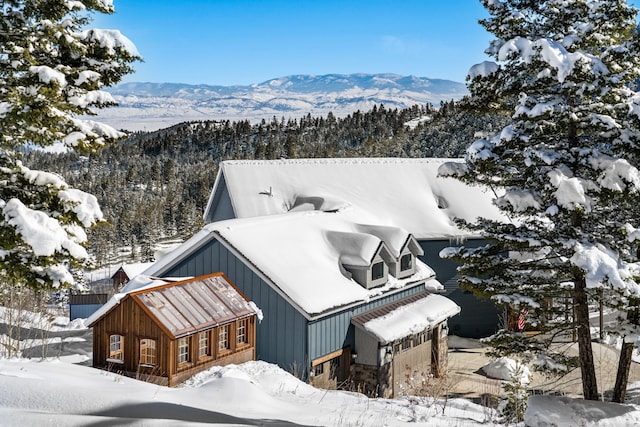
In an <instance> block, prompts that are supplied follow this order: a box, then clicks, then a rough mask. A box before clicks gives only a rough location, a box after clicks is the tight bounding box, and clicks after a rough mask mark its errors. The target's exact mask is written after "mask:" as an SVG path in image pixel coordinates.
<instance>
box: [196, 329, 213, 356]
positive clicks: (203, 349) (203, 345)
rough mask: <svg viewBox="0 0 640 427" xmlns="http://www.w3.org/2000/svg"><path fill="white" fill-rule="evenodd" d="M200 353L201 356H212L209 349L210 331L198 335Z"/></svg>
mask: <svg viewBox="0 0 640 427" xmlns="http://www.w3.org/2000/svg"><path fill="white" fill-rule="evenodd" d="M198 343H199V344H198V348H199V350H198V354H199V355H200V356H210V355H211V352H210V351H209V331H203V332H200V334H199V335H198Z"/></svg>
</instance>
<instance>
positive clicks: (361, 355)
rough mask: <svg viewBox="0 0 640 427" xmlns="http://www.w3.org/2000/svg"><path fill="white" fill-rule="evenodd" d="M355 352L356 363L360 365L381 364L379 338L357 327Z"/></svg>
mask: <svg viewBox="0 0 640 427" xmlns="http://www.w3.org/2000/svg"><path fill="white" fill-rule="evenodd" d="M355 343H356V346H355V347H354V353H355V354H356V360H355V363H356V364H358V365H371V366H379V365H380V360H379V354H380V352H379V351H378V340H377V339H376V338H375V337H374V336H373V335H371V334H368V333H366V332H364V331H362V330H361V329H360V328H355Z"/></svg>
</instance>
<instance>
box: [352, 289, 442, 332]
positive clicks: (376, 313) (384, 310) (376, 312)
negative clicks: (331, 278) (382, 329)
mask: <svg viewBox="0 0 640 427" xmlns="http://www.w3.org/2000/svg"><path fill="white" fill-rule="evenodd" d="M429 295H431V292H429V291H424V292H419V293H417V294H414V295H411V296H408V297H406V298H403V299H401V300H398V301H395V302H392V303H390V304H387V305H383V306H382V307H378V308H374V309H373V310H370V311H367V312H366V313H362V314H360V315H358V316H353V317H352V318H351V323H353V324H354V325H359V326H363V325H364V324H365V323H367V322H368V321H369V320H373V319H377V318H378V317H382V316H384V315H387V314H389V313H391V312H392V311H393V310H395V309H396V308H400V307H402V306H403V305H407V304H411V303H412V302H416V301H419V300H421V299H422V298H426V297H428V296H429Z"/></svg>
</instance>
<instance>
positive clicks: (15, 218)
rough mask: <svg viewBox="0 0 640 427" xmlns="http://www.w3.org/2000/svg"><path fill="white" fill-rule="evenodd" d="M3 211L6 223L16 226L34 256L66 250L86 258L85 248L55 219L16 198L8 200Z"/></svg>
mask: <svg viewBox="0 0 640 427" xmlns="http://www.w3.org/2000/svg"><path fill="white" fill-rule="evenodd" d="M3 211H4V216H5V220H6V221H7V223H8V224H9V225H12V226H14V227H15V228H16V231H17V233H18V235H19V236H20V237H21V238H22V240H23V241H24V242H25V243H26V244H27V245H29V246H31V248H32V250H33V253H34V254H35V255H36V256H45V257H46V256H52V255H53V254H54V253H55V252H62V251H63V250H66V251H68V252H69V254H71V256H73V257H74V258H78V259H86V258H88V256H89V255H88V254H87V251H86V249H85V248H84V247H82V246H81V245H79V244H78V243H77V242H75V241H74V240H75V239H72V238H70V236H69V235H68V234H67V231H66V230H65V229H64V228H63V227H62V226H61V224H60V222H59V221H58V220H57V219H55V218H52V217H50V216H49V215H47V214H46V213H44V212H41V211H36V210H33V209H30V208H28V207H26V206H25V205H24V204H23V203H22V202H21V201H20V200H18V199H11V200H9V201H8V202H7V203H6V204H5V206H4V208H3Z"/></svg>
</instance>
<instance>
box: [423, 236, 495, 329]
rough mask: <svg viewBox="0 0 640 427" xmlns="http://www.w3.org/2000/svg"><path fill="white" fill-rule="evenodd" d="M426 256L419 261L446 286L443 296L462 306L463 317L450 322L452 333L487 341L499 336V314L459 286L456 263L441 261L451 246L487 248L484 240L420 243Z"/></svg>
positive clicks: (487, 303)
mask: <svg viewBox="0 0 640 427" xmlns="http://www.w3.org/2000/svg"><path fill="white" fill-rule="evenodd" d="M419 243H420V246H421V247H422V250H423V251H424V255H423V256H421V257H420V260H421V261H422V262H424V263H425V264H427V265H428V266H429V267H431V268H432V269H433V271H435V272H436V277H437V278H438V281H439V282H440V283H442V284H443V285H444V296H446V297H447V298H449V299H451V300H452V301H453V302H455V303H456V304H458V305H459V306H460V314H458V315H457V316H454V317H452V318H450V319H449V322H448V323H449V333H450V334H451V335H457V336H461V337H465V338H484V337H488V336H489V335H492V334H494V333H496V332H497V330H498V328H499V326H500V312H499V311H498V308H497V307H496V305H495V304H494V303H493V302H491V301H490V300H488V299H480V298H478V297H476V296H475V295H473V294H472V293H471V292H469V291H465V290H462V289H460V287H459V286H458V280H457V279H458V275H457V267H458V264H457V263H456V262H455V261H452V260H449V259H443V258H440V255H439V254H440V251H441V250H442V249H444V248H447V247H450V246H462V245H464V246H467V247H478V246H482V245H484V244H486V241H485V240H483V239H465V240H464V242H463V243H460V242H456V241H453V240H451V241H450V240H442V239H438V240H420V241H419Z"/></svg>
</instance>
